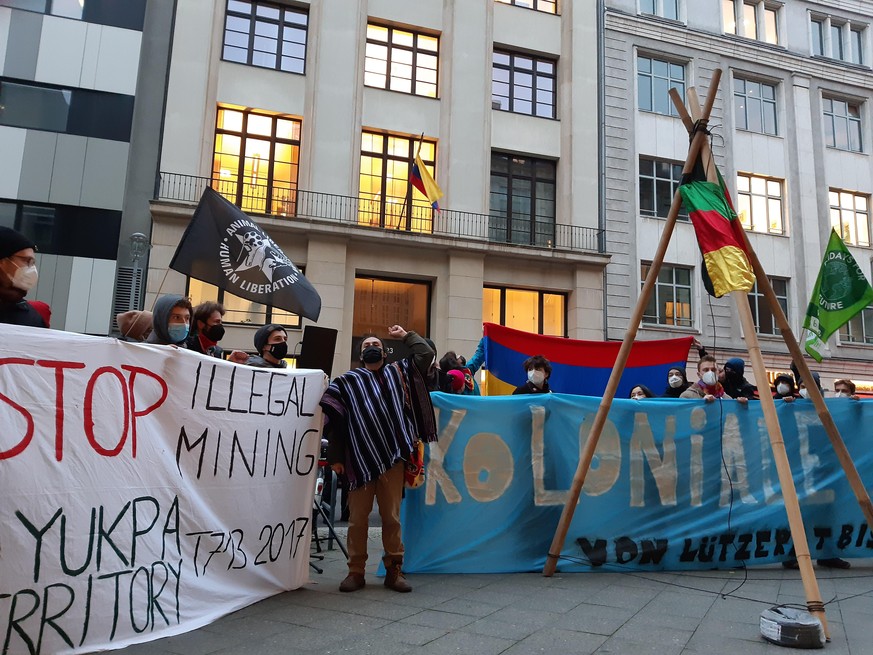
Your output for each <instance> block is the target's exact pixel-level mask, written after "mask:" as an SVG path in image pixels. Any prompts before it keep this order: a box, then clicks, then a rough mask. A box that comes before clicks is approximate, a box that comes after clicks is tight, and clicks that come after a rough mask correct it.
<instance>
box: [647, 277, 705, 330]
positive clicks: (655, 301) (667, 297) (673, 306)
mask: <svg viewBox="0 0 873 655" xmlns="http://www.w3.org/2000/svg"><path fill="white" fill-rule="evenodd" d="M651 266H652V265H651V264H645V263H644V264H643V265H642V266H641V277H640V280H641V284H642V283H644V282H645V281H646V276H647V275H648V274H649V269H650V268H651ZM691 271H692V269H690V268H684V267H681V266H670V265H669V264H662V265H661V270H660V271H659V272H658V279H657V281H656V282H655V288H654V289H653V290H652V296H651V297H650V298H649V302H648V304H647V305H646V311H645V313H644V314H643V323H649V324H654V325H675V326H681V327H691V324H692V323H691Z"/></svg>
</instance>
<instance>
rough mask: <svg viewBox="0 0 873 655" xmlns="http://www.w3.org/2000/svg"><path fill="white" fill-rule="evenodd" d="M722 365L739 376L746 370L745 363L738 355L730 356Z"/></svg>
mask: <svg viewBox="0 0 873 655" xmlns="http://www.w3.org/2000/svg"><path fill="white" fill-rule="evenodd" d="M724 365H725V366H727V367H728V368H729V369H730V370H732V371H733V372H734V373H736V374H737V375H739V376H742V375H743V373H744V372H745V370H746V363H745V362H744V361H743V360H742V359H740V358H739V357H731V358H730V359H729V360H727V361H726V362H725V363H724Z"/></svg>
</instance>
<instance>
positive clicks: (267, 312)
mask: <svg viewBox="0 0 873 655" xmlns="http://www.w3.org/2000/svg"><path fill="white" fill-rule="evenodd" d="M298 268H299V269H300V272H301V273H303V271H304V268H305V266H299V267H298ZM192 279H194V278H192V277H190V276H185V297H187V298H190V299H191V304H192V305H194V306H195V307H196V306H197V305H198V304H200V303H201V302H205V301H207V300H214V301H215V302H219V303H221V304H222V305H224V307H225V315H224V317H222V321H221V322H222V323H223V324H224V325H242V326H246V327H257V326H263V325H269V324H270V323H278V324H279V325H281V326H282V327H284V328H285V329H286V330H301V329H303V317H302V316H300V315H298V314H294V313H293V312H289V311H288V310H285V309H279V310H278V311H280V312H283V313H284V314H287V315H288V316H294V317H296V318H297V321H296V323H295V324H291V323H282V322H281V321H280V320H274V319H276V317H275V316H274V315H273V310H274V307H273V306H272V305H264V308H265V309H264V322H263V323H256V322H254V321H249V322H246V321H232V320H227V319H226V318H225V317H227V316H228V315H230V314H232V313H233V312H237V311H238V310H235V309H230V308H229V306H228V305H229V303H228V302H227V300H226V296H233V297H234V298H239V299H240V300H243V301H245V302H251V303H254V304H258V305H259V304H260V303H255V301H253V300H249V299H248V298H243V297H242V296H237V295H236V294H234V293H230V292H229V291H226V290H224V289H220V288H218V287H217V286H215V285H214V284H209V283H208V282H203V281H201V280H197V282H199V283H200V284H202V285H203V286H204V289H213V288H214V289H215V290H216V294H215V298H212V297H211V296H210V295H209V294H206V295H204V296H203V297H201V298H200V299H199V300H197V301H196V302H195V301H194V298H193V297H192V296H191V281H192ZM248 313H250V314H255V312H248ZM283 320H284V317H283ZM252 350H254V349H252ZM258 354H259V355H260V354H261V353H258Z"/></svg>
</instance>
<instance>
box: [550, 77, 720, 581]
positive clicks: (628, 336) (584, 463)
mask: <svg viewBox="0 0 873 655" xmlns="http://www.w3.org/2000/svg"><path fill="white" fill-rule="evenodd" d="M720 80H721V69H720V68H717V69H715V72H714V73H713V75H712V80H711V81H710V92H709V96H708V97H707V99H706V106H705V107H704V110H703V115H702V117H701V119H700V126H701V128H705V127H706V124H707V122H708V121H709V115H710V113H711V112H712V105H713V103H714V102H715V96H716V92H717V90H718V85H719V81H720ZM680 104H681V103H680ZM705 143H706V131H705V129H699V130H697V131H696V132H695V133H694V136H693V137H692V139H691V145H690V146H689V148H688V155H687V157H686V159H685V166H684V167H683V169H682V172H683V174H685V173H689V172H690V171H691V169H692V168H694V164H695V162H696V160H697V157H698V155H699V154H700V151H701V148H702V147H703V145H704V144H705ZM681 205H682V196H681V194H680V193H679V190H678V189H676V193H675V194H673V202H672V204H671V205H670V212H669V214H668V215H667V222H666V224H665V225H664V231H663V233H662V234H661V240H660V242H659V243H658V249H657V251H656V252H655V256H654V258H653V259H652V264H651V266H650V267H649V272H648V274H647V275H646V280H645V282H644V283H643V288H642V291H640V297H639V298H638V299H637V305H636V307H635V308H634V312H633V315H632V316H631V318H630V322H629V325H628V329H627V331H626V332H625V335H624V341H622V344H621V348H620V349H619V351H618V356H617V357H616V359H615V364H614V365H613V367H612V373H611V374H610V376H609V381H608V382H607V383H606V389H605V390H604V392H603V398H602V399H601V401H600V406H599V407H598V408H597V414H595V416H594V421H593V423H592V424H591V431H590V432H589V434H588V440H587V441H586V442H585V447H584V448H583V449H582V454H581V455H580V457H579V465H578V466H577V467H576V473H575V474H574V476H573V482H572V484H571V485H570V490H569V492H568V497H567V502H566V503H565V504H564V509H563V511H562V512H561V518H560V520H559V521H558V527H557V529H556V530H555V535H554V538H553V539H552V545H551V547H550V548H549V552H548V553H547V555H546V564H545V566H544V567H543V575H544V576H547V577H548V576H551V575H553V574H554V573H555V568H556V567H557V565H558V558H559V557H560V555H561V550H562V549H563V547H564V541H565V540H566V538H567V531H568V530H569V529H570V521H572V520H573V513H574V512H575V511H576V504H577V503H578V502H579V495H580V494H581V492H582V486H583V485H584V484H585V477H586V476H587V475H588V470H589V469H590V468H591V460H592V459H593V458H594V451H595V449H596V448H597V442H598V441H599V440H600V435H601V433H602V432H603V426H604V425H605V424H606V416H607V414H609V408H610V407H611V406H612V399H613V398H614V397H615V392H616V390H617V389H618V383H619V381H620V380H621V374H622V373H623V372H624V368H625V365H626V364H627V360H628V357H629V356H630V350H631V346H632V345H633V342H634V339H635V338H636V335H637V329H638V326H639V324H640V322H641V321H642V318H643V312H644V311H645V308H646V305H647V304H648V302H649V297H650V296H651V295H652V290H653V289H654V287H655V281H656V280H657V279H658V273H659V272H660V270H661V264H663V262H664V256H665V255H666V253H667V247H668V246H669V245H670V238H671V236H672V235H673V228H674V226H675V225H676V218H677V217H678V216H679V208H680V207H681Z"/></svg>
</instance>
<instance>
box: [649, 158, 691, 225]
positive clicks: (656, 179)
mask: <svg viewBox="0 0 873 655" xmlns="http://www.w3.org/2000/svg"><path fill="white" fill-rule="evenodd" d="M681 180H682V162H677V161H669V160H665V159H650V158H648V157H640V214H642V215H643V216H657V217H658V218H667V216H668V215H669V213H670V205H672V204H673V196H674V195H675V194H676V189H677V188H679V183H680V181H681ZM678 219H679V220H685V221H687V220H688V212H687V211H686V210H685V206H684V205H682V207H681V209H680V210H679V216H678Z"/></svg>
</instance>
